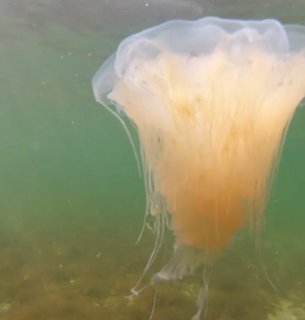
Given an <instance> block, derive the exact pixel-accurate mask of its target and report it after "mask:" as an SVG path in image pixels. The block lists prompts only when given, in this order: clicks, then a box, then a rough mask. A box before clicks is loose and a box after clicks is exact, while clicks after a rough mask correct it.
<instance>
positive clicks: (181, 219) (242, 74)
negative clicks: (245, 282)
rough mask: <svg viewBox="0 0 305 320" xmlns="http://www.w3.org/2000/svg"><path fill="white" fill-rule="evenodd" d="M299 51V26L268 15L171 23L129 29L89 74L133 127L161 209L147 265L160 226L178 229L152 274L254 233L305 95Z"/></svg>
mask: <svg viewBox="0 0 305 320" xmlns="http://www.w3.org/2000/svg"><path fill="white" fill-rule="evenodd" d="M304 48H305V27H302V26H298V25H288V26H285V25H282V24H281V23H280V22H278V21H276V20H273V19H268V20H262V21H242V20H226V19H220V18H216V17H206V18H202V19H200V20H196V21H183V20H176V21H170V22H166V23H164V24H161V25H159V26H156V27H154V28H151V29H148V30H145V31H143V32H140V33H138V34H135V35H132V36H130V37H128V38H126V39H125V40H124V41H123V42H122V43H121V44H120V46H119V47H118V50H117V52H116V53H115V54H114V55H113V56H112V57H110V58H109V60H108V61H107V62H106V63H105V64H104V65H103V66H102V67H101V69H100V70H99V71H98V72H97V73H96V75H95V76H94V78H93V82H92V83H93V90H94V95H95V98H96V100H97V101H98V102H100V103H102V104H103V105H104V106H105V107H106V108H107V109H109V110H111V109H110V108H109V107H108V104H109V102H111V101H112V102H114V103H115V106H116V107H117V109H116V110H117V111H120V112H123V113H124V114H126V115H127V116H128V118H129V119H130V120H131V121H132V122H133V123H134V124H135V126H136V128H137V130H138V136H139V141H140V146H141V161H142V167H143V175H144V181H145V188H146V197H147V212H146V213H147V214H149V210H150V209H151V208H157V209H154V210H153V214H152V215H153V217H154V219H155V233H156V235H157V236H156V237H157V238H156V243H155V248H154V251H153V253H152V255H151V258H150V260H149V263H148V265H147V267H146V270H147V269H148V268H149V266H150V265H151V263H152V262H153V260H154V258H155V256H156V254H157V252H158V250H159V249H160V247H161V245H162V240H163V236H164V233H165V230H166V228H168V227H169V228H170V229H171V230H172V231H173V233H174V235H175V239H176V241H175V246H174V254H173V257H172V259H171V260H170V262H169V263H168V264H167V265H166V266H165V267H164V268H163V269H162V270H161V271H160V272H159V273H157V275H156V276H155V277H154V279H155V280H160V279H161V280H163V279H164V280H169V279H180V278H182V277H183V276H184V275H186V274H189V273H191V272H193V270H194V269H196V268H197V267H198V266H200V265H201V264H202V263H203V262H205V263H209V261H212V260H213V256H214V254H215V253H217V252H219V251H221V250H222V249H224V248H226V247H227V246H228V245H229V244H230V242H231V241H232V239H233V237H234V235H235V234H236V232H237V231H238V230H240V229H244V228H246V227H250V229H251V230H253V231H259V229H260V227H261V225H262V221H263V212H264V209H265V207H266V204H267V201H268V195H269V191H270V187H271V185H272V181H273V178H274V175H275V172H276V168H277V165H278V163H279V159H280V154H281V150H282V147H283V143H284V140H285V135H286V132H287V128H288V126H289V123H290V121H291V119H292V117H293V114H294V111H295V109H296V107H297V106H298V104H299V102H300V101H301V100H302V98H303V97H304V95H305V52H304ZM111 112H112V113H114V114H115V115H116V116H117V117H119V116H118V113H116V112H115V111H113V110H111ZM120 121H122V119H121V118H120ZM150 213H151V212H150Z"/></svg>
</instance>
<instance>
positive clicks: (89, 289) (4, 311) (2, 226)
mask: <svg viewBox="0 0 305 320" xmlns="http://www.w3.org/2000/svg"><path fill="white" fill-rule="evenodd" d="M144 2H145V1H144ZM146 3H147V4H148V6H146V5H145V4H146ZM224 3H225V5H224ZM304 9H305V6H304V4H302V2H301V1H292V3H291V4H290V5H287V4H285V1H275V0H274V1H268V2H266V1H256V3H255V4H254V3H253V2H252V4H250V3H246V2H244V1H243V2H241V1H233V0H231V1H225V0H222V1H220V0H215V1H210V2H204V1H201V2H200V1H196V2H193V4H192V6H191V3H190V2H188V1H174V0H172V1H171V0H168V1H153V0H151V1H146V2H145V3H143V1H140V0H138V1H136V0H134V1H123V0H120V1H119V0H116V1H111V2H110V1H105V0H103V1H98V0H86V1H77V3H76V2H75V1H72V0H69V1H60V0H56V1H51V0H49V1H42V0H40V1H38V0H36V1H35V0H27V1H22V2H21V1H20V3H19V2H18V1H15V2H12V1H8V0H5V1H2V2H1V4H0V12H1V13H2V14H1V17H2V18H1V20H0V26H1V28H0V35H1V37H0V41H1V46H0V57H1V70H0V82H1V86H0V92H1V105H0V115H1V116H0V130H1V136H0V137H1V138H0V154H1V157H0V212H1V214H0V261H1V263H0V284H1V285H0V319H4V320H15V319H16V320H36V319H37V320H38V319H44V320H53V319H67V320H82V319H84V320H91V319H92V320H93V319H111V320H112V319H113V320H137V319H139V320H140V319H141V320H142V319H149V317H150V314H151V311H152V308H153V302H154V297H155V290H154V288H151V287H148V288H147V289H146V290H145V291H143V292H142V293H141V294H140V296H139V297H137V298H132V299H131V298H129V299H126V296H128V295H129V292H130V288H132V287H133V285H134V284H135V283H136V281H137V280H138V278H139V276H140V275H141V273H142V271H143V268H144V266H145V265H146V262H147V259H148V257H149V255H150V253H151V250H152V247H153V243H154V237H153V235H152V232H151V231H150V230H149V229H147V230H146V231H145V233H144V236H143V238H142V240H141V241H140V243H139V244H138V245H137V246H135V242H136V240H137V238H138V235H139V233H140V230H141V227H142V222H143V215H144V209H145V193H144V185H143V181H142V179H141V178H140V177H139V174H138V171H137V164H136V161H135V159H134V156H133V153H132V149H131V147H130V144H129V141H128V138H127V136H126V134H125V132H124V130H123V128H122V127H121V126H120V124H119V123H118V121H117V120H116V119H115V118H114V117H113V116H111V115H110V114H109V113H108V112H107V111H106V110H104V108H102V106H100V105H99V104H97V103H96V102H95V101H94V97H93V94H92V88H91V78H92V76H93V74H94V73H95V71H96V70H97V69H98V68H99V67H100V65H101V64H102V63H103V61H104V60H105V59H106V58H107V57H108V56H109V55H110V54H111V53H112V52H113V51H114V50H116V47H117V45H118V43H119V42H120V41H121V40H122V39H123V38H124V37H126V36H127V35H129V34H131V33H133V32H136V31H139V30H141V29H143V28H146V27H148V26H151V25H154V24H156V23H159V22H161V21H166V20H168V19H172V18H175V17H181V18H196V17H198V16H200V15H202V14H203V13H202V12H204V14H205V15H220V16H226V17H236V18H264V17H270V16H272V17H276V18H280V19H281V20H283V22H294V23H302V24H305V16H304V14H303V13H304V12H305V11H304ZM202 10H203V11H202ZM302 10H303V11H302ZM133 134H135V132H133ZM304 159H305V108H304V107H302V106H300V107H299V108H298V109H297V111H296V113H295V116H294V118H293V121H292V123H291V126H290V129H289V132H288V136H287V141H286V143H285V147H284V151H283V155H282V159H281V162H280V167H279V171H278V175H277V179H276V183H275V186H274V188H273V190H272V194H271V198H270V203H269V206H268V208H267V210H266V213H265V219H266V224H265V227H264V230H263V232H262V234H261V235H260V241H259V248H260V249H259V250H258V249H257V248H256V246H255V244H256V239H257V237H255V236H253V235H252V236H251V235H249V233H248V232H244V233H242V234H239V235H238V236H237V237H236V240H235V242H234V244H233V245H232V246H231V247H230V248H228V250H227V251H226V252H224V254H223V256H222V257H221V259H220V261H219V262H218V263H217V264H216V265H215V267H214V268H213V273H212V276H211V279H210V281H209V292H208V298H207V306H208V307H207V310H206V315H205V317H206V319H211V320H265V319H266V320H302V319H305V304H304V301H305V275H304V265H305V232H304V225H305V215H304V212H305V199H304V190H305V166H304V163H305V162H304ZM168 251H169V252H170V248H169V249H168ZM259 251H261V253H262V257H261V256H260V254H259ZM166 254H167V253H166V252H165V255H166ZM162 258H163V257H162V254H161V255H160V257H159V259H158V261H156V265H154V266H153V267H152V270H151V274H153V273H154V271H157V270H159V267H160V266H161V265H162V263H163V259H162ZM149 276H150V275H148V278H147V279H146V281H149ZM270 281H271V282H272V284H273V286H272V285H271V284H270ZM274 286H276V290H274ZM199 287H200V275H199V276H198V277H197V276H195V277H190V278H187V279H185V280H183V281H182V282H171V283H164V284H162V285H161V286H158V290H157V298H156V304H155V311H154V319H158V320H163V319H164V320H171V319H173V320H174V319H175V320H179V319H191V318H192V316H193V315H194V314H195V312H196V301H197V295H198V292H199Z"/></svg>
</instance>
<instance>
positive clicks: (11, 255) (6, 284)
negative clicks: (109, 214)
mask: <svg viewBox="0 0 305 320" xmlns="http://www.w3.org/2000/svg"><path fill="white" fill-rule="evenodd" d="M1 219H2V221H1V222H2V223H1V224H0V225H1V227H0V234H1V237H0V261H1V264H0V319H1V320H42V319H43V320H55V319H56V320H58V319H65V320H91V319H92V320H93V319H111V320H143V319H149V316H150V314H151V310H152V306H153V300H154V295H155V289H154V288H151V287H148V288H147V289H146V290H145V291H144V292H143V293H141V295H140V296H139V297H137V298H126V296H128V295H129V292H130V291H129V290H130V288H132V287H133V285H134V284H135V282H136V281H137V279H138V277H139V276H140V274H141V272H142V270H143V268H144V266H145V264H146V261H147V258H148V256H149V254H150V251H151V249H152V243H153V237H152V235H151V234H150V231H148V232H147V234H146V236H145V237H144V238H143V241H142V242H141V243H140V244H139V245H138V246H134V241H135V240H136V237H137V232H138V230H139V229H138V226H137V227H136V228H135V227H134V226H133V223H132V222H131V221H125V222H124V223H123V224H122V225H119V224H118V223H117V222H116V223H114V222H110V221H108V222H105V221H104V220H101V217H100V216H99V215H96V216H95V217H87V218H84V219H83V220H81V219H79V220H78V221H75V219H74V222H73V224H72V223H71V221H72V220H71V219H72V217H65V218H63V217H62V218H57V220H54V218H52V219H51V218H50V219H49V220H47V219H46V218H45V220H42V218H41V219H37V218H35V217H32V218H29V219H26V220H25V219H23V220H22V221H19V220H18V219H17V220H14V219H13V220H14V221H13V220H12V221H9V220H8V219H6V220H5V221H4V218H1ZM122 226H124V228H122ZM135 230H136V231H135ZM277 237H278V234H277V233H275V234H274V235H272V234H269V235H268V238H267V237H266V238H265V241H264V242H263V246H262V249H263V252H264V260H263V263H261V261H260V259H258V255H257V253H256V251H255V249H254V246H253V239H249V240H245V239H240V241H239V240H237V241H236V243H235V245H234V246H233V247H232V248H230V249H229V250H227V252H226V253H225V254H224V255H223V257H222V258H221V259H220V260H219V262H218V263H217V265H216V266H215V267H214V268H213V272H212V275H211V279H210V287H209V294H208V299H207V301H206V306H207V309H206V319H210V320H303V319H305V305H304V301H305V288H304V287H305V276H304V270H303V268H302V266H304V265H305V258H304V256H305V255H304V254H302V253H303V252H304V249H303V247H301V245H302V244H303V243H305V241H304V239H303V241H301V239H299V238H297V236H295V238H294V237H293V236H292V235H290V236H289V237H288V236H285V237H282V238H281V239H282V240H280V239H279V238H277ZM283 239H289V243H288V242H287V243H286V242H285V241H284V240H283ZM285 243H286V244H285ZM292 245H293V250H291V247H292ZM160 265H161V261H157V262H156V266H155V268H154V269H153V270H152V272H153V271H154V272H156V271H158V267H160ZM264 267H265V268H266V270H267V272H268V276H269V278H270V279H271V280H272V282H273V284H274V285H275V286H276V287H277V291H275V290H274V289H273V288H272V286H271V285H270V283H269V282H268V280H267V279H266V277H265V275H264V272H263V268H264ZM151 275H152V274H150V275H149V276H151ZM148 280H149V278H148V279H146V280H145V281H148ZM199 287H200V275H199V276H198V277H194V278H189V279H185V280H183V281H182V282H176V283H163V284H161V285H159V286H158V287H157V299H156V306H155V313H154V319H158V320H171V319H172V320H179V319H181V320H185V319H191V318H192V316H193V315H194V314H195V313H196V300H197V294H198V291H199Z"/></svg>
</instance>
